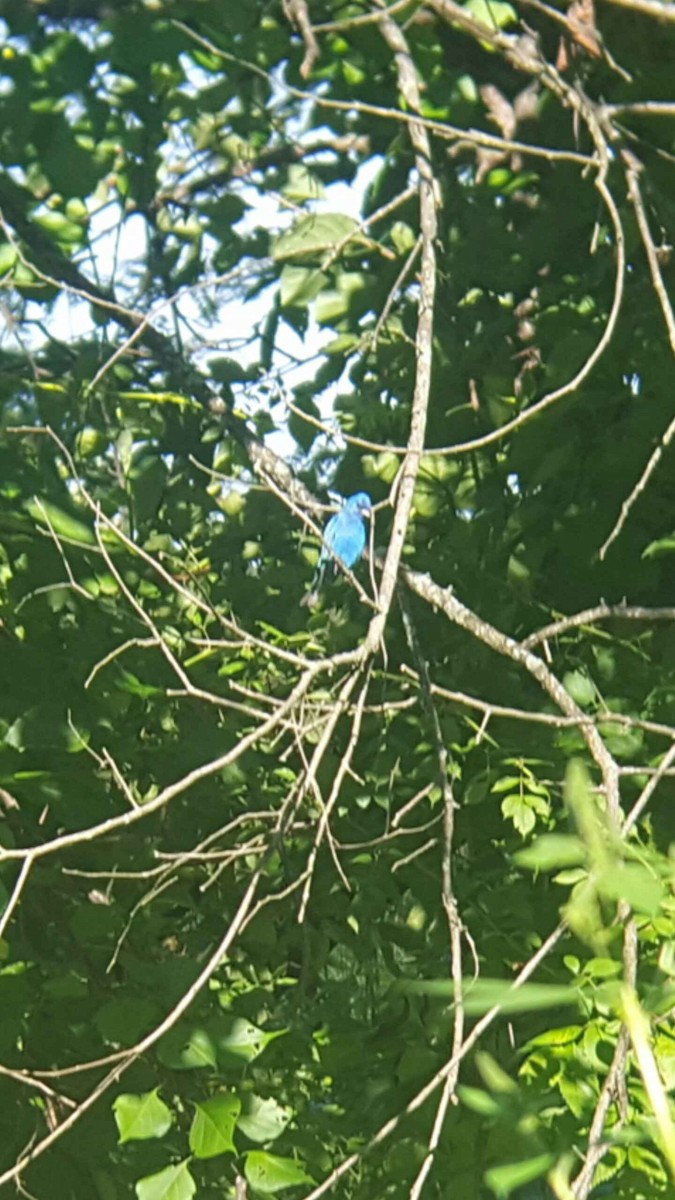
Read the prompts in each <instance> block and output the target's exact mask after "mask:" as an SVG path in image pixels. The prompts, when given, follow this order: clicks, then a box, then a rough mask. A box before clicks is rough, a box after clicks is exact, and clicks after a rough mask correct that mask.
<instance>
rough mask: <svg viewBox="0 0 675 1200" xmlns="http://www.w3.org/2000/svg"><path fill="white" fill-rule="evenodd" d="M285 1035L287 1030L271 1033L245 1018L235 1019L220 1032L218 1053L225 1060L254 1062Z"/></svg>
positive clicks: (227, 1023)
mask: <svg viewBox="0 0 675 1200" xmlns="http://www.w3.org/2000/svg"><path fill="white" fill-rule="evenodd" d="M285 1033H286V1030H285V1029H276V1030H274V1031H273V1032H271V1033H269V1032H266V1031H265V1030H263V1029H259V1028H258V1026H257V1025H254V1024H253V1023H252V1022H251V1021H247V1020H246V1019H245V1018H244V1017H235V1018H234V1020H232V1021H231V1022H225V1029H224V1031H223V1032H221V1031H220V1029H219V1031H218V1034H217V1045H218V1052H219V1054H221V1055H222V1056H224V1058H225V1059H230V1058H231V1059H235V1060H239V1061H243V1062H253V1059H254V1058H257V1057H258V1055H259V1054H262V1052H263V1050H264V1049H265V1048H266V1047H267V1046H269V1044H270V1042H273V1041H275V1040H276V1038H279V1037H283V1036H284V1034H285Z"/></svg>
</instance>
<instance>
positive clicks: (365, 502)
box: [302, 492, 372, 608]
mask: <svg viewBox="0 0 675 1200" xmlns="http://www.w3.org/2000/svg"><path fill="white" fill-rule="evenodd" d="M371 512H372V502H371V499H370V496H369V495H368V493H367V492H356V494H355V495H353V496H350V497H349V499H348V500H345V503H344V504H343V506H342V508H341V509H340V511H339V512H337V513H335V516H333V517H331V519H330V521H329V522H328V524H327V525H326V528H325V529H324V531H323V545H322V547H321V554H320V555H319V563H318V566H317V569H316V575H315V576H314V579H313V580H312V586H311V587H310V590H309V591H308V593H307V595H306V596H305V598H304V599H303V601H302V603H303V604H305V605H307V607H308V608H313V606H314V605H315V604H316V601H317V599H318V596H319V590H320V588H321V585H322V583H323V580H324V576H325V574H326V571H327V569H328V568H329V567H331V568H332V572H333V575H335V574H337V560H339V561H340V562H341V563H342V565H343V566H344V567H348V568H349V569H350V570H351V568H352V567H353V566H355V565H356V563H357V562H358V561H359V559H360V557H361V555H362V554H363V551H364V550H365V548H366V527H365V525H364V523H363V522H364V518H365V517H369V516H370V514H371Z"/></svg>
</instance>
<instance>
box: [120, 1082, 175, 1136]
mask: <svg viewBox="0 0 675 1200" xmlns="http://www.w3.org/2000/svg"><path fill="white" fill-rule="evenodd" d="M113 1111H114V1113H115V1121H116V1122H117V1128H118V1130H119V1138H118V1141H119V1142H120V1143H122V1142H131V1141H143V1140H145V1139H146V1138H160V1137H163V1136H164V1134H165V1133H167V1131H168V1130H169V1129H170V1128H171V1122H172V1120H173V1117H172V1113H171V1109H170V1108H168V1107H167V1105H166V1104H165V1103H164V1101H163V1100H160V1098H159V1089H158V1088H155V1089H154V1090H153V1091H152V1092H144V1093H142V1094H141V1095H137V1096H135V1095H132V1094H126V1095H122V1096H118V1097H117V1098H116V1100H115V1101H114V1102H113Z"/></svg>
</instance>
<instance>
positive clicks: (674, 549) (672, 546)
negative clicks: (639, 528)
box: [642, 533, 675, 558]
mask: <svg viewBox="0 0 675 1200" xmlns="http://www.w3.org/2000/svg"><path fill="white" fill-rule="evenodd" d="M674 553H675V534H673V533H671V534H668V536H667V537H660V538H657V539H656V541H654V542H650V543H649V545H648V546H646V547H645V549H644V550H643V551H642V557H643V558H661V557H662V556H663V555H664V554H674Z"/></svg>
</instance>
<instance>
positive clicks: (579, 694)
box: [562, 671, 597, 708]
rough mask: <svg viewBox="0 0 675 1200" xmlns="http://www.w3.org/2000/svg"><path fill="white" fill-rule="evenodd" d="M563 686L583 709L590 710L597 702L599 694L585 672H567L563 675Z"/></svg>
mask: <svg viewBox="0 0 675 1200" xmlns="http://www.w3.org/2000/svg"><path fill="white" fill-rule="evenodd" d="M562 681H563V686H564V687H565V688H566V689H567V691H568V692H569V694H570V696H571V697H572V699H573V700H576V702H577V704H578V705H579V706H580V707H581V708H590V707H591V705H592V704H595V701H596V700H597V692H596V689H595V685H594V683H593V681H592V679H590V678H589V676H588V675H587V674H586V672H585V671H566V672H565V674H564V675H563V679H562Z"/></svg>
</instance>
